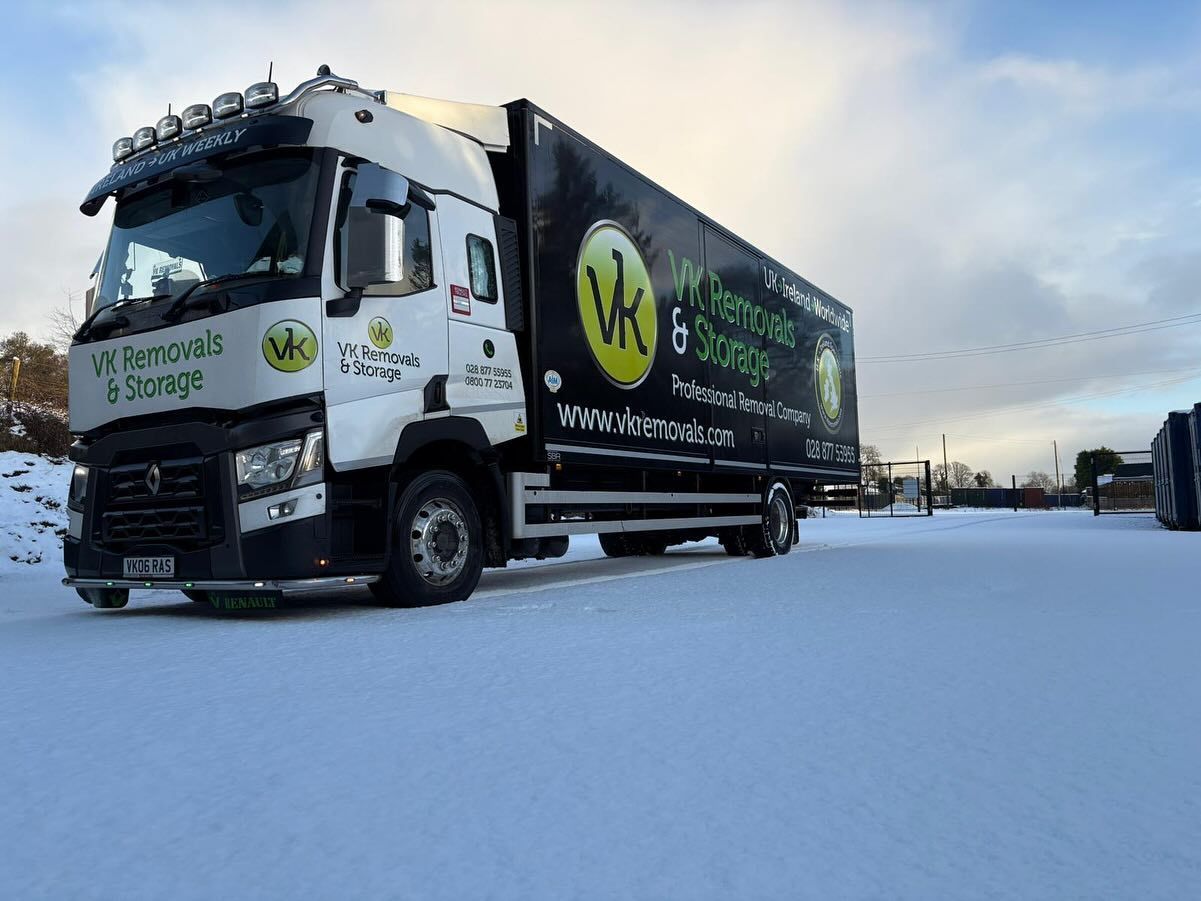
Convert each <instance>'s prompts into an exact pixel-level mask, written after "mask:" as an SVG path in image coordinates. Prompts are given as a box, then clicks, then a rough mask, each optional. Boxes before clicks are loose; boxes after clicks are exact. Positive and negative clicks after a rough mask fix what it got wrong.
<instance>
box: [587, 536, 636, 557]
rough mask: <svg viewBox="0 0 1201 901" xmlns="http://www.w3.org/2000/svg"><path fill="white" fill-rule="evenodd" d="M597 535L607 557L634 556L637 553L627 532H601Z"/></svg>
mask: <svg viewBox="0 0 1201 901" xmlns="http://www.w3.org/2000/svg"><path fill="white" fill-rule="evenodd" d="M597 537H598V538H599V539H600V546H601V550H602V551H604V552H605V556H606V557H633V556H634V555H635V554H636V553H637V551H636V550H635V549H634V546H633V543H632V542H631V541H630V536H629V535H627V534H626V533H625V532H601V533H600V535H598V536H597Z"/></svg>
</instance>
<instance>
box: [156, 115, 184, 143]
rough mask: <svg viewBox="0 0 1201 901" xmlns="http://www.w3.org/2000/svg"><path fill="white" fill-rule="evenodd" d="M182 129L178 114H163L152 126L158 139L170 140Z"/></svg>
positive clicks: (181, 121)
mask: <svg viewBox="0 0 1201 901" xmlns="http://www.w3.org/2000/svg"><path fill="white" fill-rule="evenodd" d="M181 131H183V120H182V119H180V118H179V116H163V118H161V119H159V120H158V124H157V125H155V126H154V134H155V137H157V138H158V139H159V140H160V141H170V140H171V139H172V138H175V137H178V136H179V133H180V132H181Z"/></svg>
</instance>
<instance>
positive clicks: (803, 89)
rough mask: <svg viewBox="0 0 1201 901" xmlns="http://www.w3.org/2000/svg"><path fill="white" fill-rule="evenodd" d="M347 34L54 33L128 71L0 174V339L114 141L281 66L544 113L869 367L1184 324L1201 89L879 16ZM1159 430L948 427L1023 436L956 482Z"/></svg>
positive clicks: (1164, 343) (989, 363) (94, 81)
mask: <svg viewBox="0 0 1201 901" xmlns="http://www.w3.org/2000/svg"><path fill="white" fill-rule="evenodd" d="M355 9H356V13H355V18H356V21H358V22H370V23H371V27H370V28H358V27H356V28H347V27H345V16H344V11H343V10H342V9H340V8H338V7H336V6H331V5H330V4H328V3H301V4H291V5H286V6H285V5H280V4H276V5H267V4H263V5H253V6H247V5H245V4H233V3H218V4H212V3H210V4H204V3H200V4H193V5H190V6H189V7H188V9H187V12H186V16H185V13H184V12H183V11H182V10H180V8H179V7H177V6H176V5H174V4H159V5H151V6H139V7H138V9H137V14H136V15H134V14H131V13H130V11H129V10H128V9H126V8H124V7H120V8H119V7H115V6H99V7H96V6H87V7H82V6H81V7H73V8H69V9H68V10H67V11H66V12H60V13H58V16H59V18H58V19H57V20H56V21H57V23H58V27H63V28H74V29H90V30H91V31H92V32H93V33H94V39H95V40H96V41H100V42H104V43H109V44H112V46H120V47H121V53H120V55H119V57H118V56H117V55H113V56H111V57H110V58H109V61H108V62H103V63H100V64H98V65H96V66H94V67H92V68H89V69H79V70H76V71H73V72H72V73H71V75H70V79H69V81H68V82H67V83H66V85H65V87H66V88H67V89H69V92H70V95H71V96H72V97H75V98H78V99H77V105H78V111H77V115H78V121H79V133H78V136H77V137H74V138H72V139H71V140H70V141H69V142H66V143H67V146H65V147H63V148H61V150H60V151H56V153H55V158H54V161H53V163H52V164H51V163H40V162H36V161H35V162H33V163H30V161H29V156H30V155H29V154H28V153H27V152H25V151H24V150H15V149H13V144H14V143H18V144H24V145H25V146H36V145H37V144H38V142H39V141H41V143H43V144H44V143H45V141H44V133H45V131H46V130H47V129H49V128H50V127H51V126H52V123H51V122H50V117H49V116H48V117H47V121H45V122H40V123H36V124H33V125H30V127H28V128H26V129H24V130H23V131H21V132H20V133H19V136H18V140H17V141H16V142H14V141H10V142H9V146H8V149H5V150H3V151H0V153H2V154H3V156H0V159H2V160H3V162H5V163H7V164H8V165H7V166H6V167H5V168H6V170H7V171H9V172H13V171H18V170H20V171H23V172H24V173H25V176H24V178H23V179H22V182H23V185H22V187H21V188H20V190H18V191H16V192H15V193H14V194H12V195H11V196H6V198H5V199H4V200H3V201H0V207H2V208H3V212H4V216H5V221H6V223H7V225H6V227H5V229H4V234H3V235H2V237H3V238H4V242H3V246H2V248H0V266H3V267H4V269H5V271H6V272H9V273H12V276H11V281H10V285H11V287H12V289H13V290H14V292H15V295H14V296H17V297H19V298H21V301H20V303H19V304H16V305H10V307H9V308H8V309H7V310H4V311H3V312H0V327H13V326H15V325H23V326H25V327H28V328H33V329H34V330H35V331H36V330H37V328H36V325H37V323H38V321H40V320H39V317H40V316H43V315H44V313H43V311H44V310H45V309H47V308H49V307H51V306H53V305H54V304H56V303H57V301H58V297H59V296H60V294H59V287H60V285H61V284H66V285H69V286H82V285H83V284H85V283H86V273H87V271H88V270H89V269H90V267H91V264H92V262H93V261H94V258H95V255H96V253H97V251H98V249H99V244H100V241H101V240H102V237H101V231H102V229H101V227H100V225H99V224H98V223H96V222H94V221H92V220H83V218H82V217H81V216H80V215H79V214H78V213H77V212H75V205H76V204H77V203H78V201H79V198H80V197H81V196H82V194H83V192H84V191H85V190H86V188H87V187H88V186H89V185H90V184H91V183H92V182H93V181H94V180H95V179H96V178H97V177H98V176H99V174H101V173H102V172H103V171H104V170H105V169H107V165H108V163H107V160H108V157H107V153H108V148H109V145H110V144H111V141H112V139H114V138H116V137H118V136H119V135H121V134H128V133H129V132H130V131H131V130H132V129H133V128H134V127H136V126H137V125H140V124H146V123H150V122H153V121H154V120H155V119H157V118H158V116H160V115H162V114H163V113H164V112H165V109H166V104H167V102H168V101H170V102H172V103H173V104H174V105H175V107H176V108H181V107H182V106H185V105H187V104H189V103H193V102H197V101H203V100H208V99H211V98H212V97H213V96H215V95H216V94H218V93H220V92H221V91H224V90H230V89H237V88H241V87H244V86H245V85H246V84H249V83H250V82H252V81H256V80H258V79H260V78H262V77H263V75H264V74H265V70H266V64H267V61H268V60H274V63H275V72H276V76H277V79H278V80H280V81H281V83H282V84H283V87H284V89H285V90H286V89H287V87H288V85H290V84H292V83H295V82H297V81H300V80H301V79H303V78H307V77H309V76H310V75H311V74H312V72H313V71H314V70H315V68H316V65H317V64H318V63H322V62H326V63H329V64H330V65H331V66H332V67H333V69H334V71H336V72H339V73H340V74H344V75H348V76H350V77H354V78H356V79H358V80H359V81H360V82H361V83H362V84H364V85H367V86H370V87H386V88H390V89H395V90H402V91H407V92H411V93H417V94H427V95H431V96H443V97H452V98H456V99H463V100H473V101H477V102H485V103H499V102H504V101H507V100H510V99H513V98H515V97H521V96H528V97H530V99H532V100H534V101H535V102H536V103H538V104H539V105H541V106H544V107H545V108H547V109H548V110H550V111H551V112H552V113H554V114H555V115H558V116H560V117H562V118H563V119H564V120H565V121H567V122H568V123H570V124H571V125H572V126H574V127H576V128H578V129H579V130H580V131H582V132H583V133H584V134H586V135H588V136H589V137H591V138H592V139H594V140H596V141H597V142H598V143H600V144H602V145H603V146H605V147H606V148H607V149H609V150H610V151H612V152H613V153H615V154H616V155H618V156H619V157H621V158H623V159H625V160H626V161H627V162H629V163H630V164H631V165H633V166H635V167H636V168H637V169H639V170H641V171H643V172H645V173H646V174H648V175H649V176H650V177H652V178H653V179H655V180H657V181H659V182H660V183H662V184H663V185H664V186H665V187H667V188H669V189H670V190H672V191H673V192H675V193H677V194H679V195H680V196H682V197H684V198H685V199H687V200H689V201H690V202H692V203H693V204H694V205H696V206H697V207H699V208H700V209H703V210H705V211H706V212H707V213H709V214H711V215H712V216H713V217H714V218H716V219H717V220H718V221H719V222H721V223H722V224H723V225H726V226H727V227H729V228H731V229H733V230H734V231H735V232H737V233H739V234H740V235H742V236H743V237H744V238H746V239H747V240H749V241H751V242H752V243H755V244H757V245H759V246H760V247H762V248H763V249H764V250H765V251H766V252H768V253H770V254H772V255H773V256H776V257H778V258H779V259H781V260H782V261H784V262H786V263H788V264H789V265H791V266H792V267H793V268H794V269H796V270H797V271H799V272H800V273H802V274H803V275H805V276H806V277H808V278H810V279H812V280H813V281H815V282H816V283H817V284H819V285H821V286H822V287H824V288H826V289H827V290H829V291H831V293H833V294H835V295H836V296H838V297H840V298H842V299H843V300H845V301H846V302H847V303H849V304H850V305H851V306H852V307H854V308H855V311H856V321H857V323H858V327H859V331H858V335H857V343H858V351H859V353H860V355H861V356H865V357H866V356H877V355H882V354H885V353H904V352H914V351H920V350H938V349H944V348H956V347H969V346H976V345H981V344H995V343H1001V342H1005V341H1020V340H1026V339H1031V338H1038V337H1045V336H1047V335H1054V334H1071V333H1075V332H1080V331H1088V330H1091V329H1097V328H1104V327H1106V326H1112V325H1122V324H1126V323H1130V322H1138V321H1144V320H1150V319H1155V318H1160V317H1161V315H1170V313H1162V311H1163V310H1169V311H1177V310H1181V311H1187V310H1188V309H1190V307H1189V304H1190V302H1193V301H1191V294H1189V292H1190V290H1191V288H1190V285H1189V281H1190V276H1189V275H1188V273H1191V272H1192V271H1193V269H1191V268H1188V267H1187V266H1185V265H1184V264H1183V263H1181V262H1179V261H1180V260H1181V259H1184V258H1186V257H1187V256H1188V254H1189V253H1190V252H1192V253H1194V254H1195V253H1196V252H1197V247H1196V244H1195V242H1194V241H1192V239H1189V240H1185V241H1183V242H1182V240H1181V238H1180V236H1181V235H1192V234H1196V233H1197V224H1198V222H1197V219H1198V217H1199V216H1201V209H1199V208H1198V207H1197V206H1196V198H1197V196H1198V189H1197V182H1196V180H1195V178H1192V177H1191V176H1190V174H1189V173H1188V172H1187V171H1184V170H1183V168H1182V167H1180V166H1179V165H1175V164H1173V153H1174V152H1176V151H1177V150H1178V146H1177V145H1178V143H1179V141H1178V140H1177V139H1178V136H1179V133H1180V130H1181V129H1189V128H1192V129H1195V127H1196V124H1197V123H1196V117H1197V108H1198V104H1197V103H1196V102H1195V95H1194V93H1193V91H1192V87H1191V85H1192V84H1194V83H1196V80H1195V79H1194V78H1193V77H1192V72H1191V70H1190V68H1189V64H1187V63H1180V64H1175V63H1173V61H1171V60H1166V59H1161V60H1158V61H1157V62H1156V63H1155V65H1154V66H1146V67H1139V66H1134V65H1122V66H1115V67H1109V68H1107V67H1105V66H1100V65H1096V64H1090V65H1085V64H1083V63H1081V62H1078V61H1075V60H1072V59H1062V58H1054V59H1041V58H1036V57H1033V56H1029V55H1021V54H1016V53H1006V54H1003V55H1000V56H998V57H995V58H983V59H982V58H973V57H971V56H969V55H967V53H966V52H965V51H964V50H963V49H962V47H961V41H960V35H959V33H958V31H957V30H956V29H957V25H956V22H955V20H954V18H953V17H948V16H943V15H940V14H939V12H938V10H937V9H935V8H924V7H906V8H905V9H899V8H895V7H893V6H892V5H889V4H873V3H869V4H856V5H854V6H853V7H852V6H849V5H844V4H838V3H834V2H803V3H770V2H758V3H749V4H716V3H705V2H687V3H685V2H679V3H674V2H673V3H651V2H641V3H629V2H611V3H606V4H604V5H585V4H577V3H549V2H546V3H544V2H534V0H527V2H517V3H509V4H504V5H501V4H476V3H461V2H442V3H420V4H418V3H384V2H365V3H360V4H359V5H358V6H356V8H355ZM185 18H186V25H185ZM243 19H246V21H247V22H248V25H247V27H246V28H238V27H233V28H232V29H231V30H230V31H229V32H228V34H227V35H225V36H224V37H223V39H222V40H221V41H218V42H206V43H205V46H204V48H203V51H202V52H196V53H191V52H182V51H181V49H180V40H182V36H183V35H185V34H186V33H188V32H190V31H192V30H195V29H196V28H197V27H199V28H200V29H201V30H204V29H210V28H212V27H213V25H214V24H215V23H216V22H218V21H221V22H233V23H236V22H239V21H242V20H243ZM273 23H274V24H273ZM176 35H179V36H181V37H179V38H176ZM1135 121H1137V122H1138V124H1139V126H1140V127H1139V128H1132V127H1130V126H1131V123H1132V122H1135ZM25 142H29V143H27V144H26V143H25ZM1190 179H1191V180H1190ZM1182 272H1183V273H1185V274H1184V275H1181V274H1179V273H1182ZM1193 303H1194V306H1193V307H1192V309H1197V308H1198V307H1197V306H1196V305H1195V302H1193ZM1199 333H1201V328H1198V329H1193V330H1191V331H1190V330H1189V329H1186V328H1182V329H1178V330H1175V331H1166V332H1159V333H1152V334H1149V335H1145V336H1138V337H1135V338H1125V339H1115V340H1114V341H1112V342H1095V343H1093V344H1082V345H1072V346H1068V347H1064V348H1061V349H1057V350H1055V351H1039V352H1028V353H1022V354H1007V355H998V356H995V357H977V358H972V359H969V360H962V361H955V362H954V363H945V364H943V363H940V364H910V365H893V366H883V365H868V364H864V365H863V366H861V367H860V370H859V387H860V391H861V392H862V393H864V394H873V393H874V394H879V393H885V392H886V391H887V392H898V391H905V390H919V389H926V388H930V387H941V386H947V385H977V384H994V383H1001V382H1013V381H1036V380H1044V379H1046V380H1049V379H1053V378H1057V377H1065V376H1077V375H1083V374H1089V373H1094V374H1098V375H1108V374H1113V373H1121V372H1135V371H1142V370H1147V369H1156V368H1168V367H1169V366H1171V365H1173V364H1175V363H1179V365H1181V366H1185V365H1188V364H1189V361H1191V360H1196V359H1197V353H1196V351H1197V348H1198V343H1197V339H1198V334H1199ZM1161 378H1162V377H1161ZM1143 381H1144V382H1145V381H1147V379H1144V380H1143ZM1135 384H1139V380H1138V379H1127V380H1125V381H1123V380H1120V379H1119V380H1114V379H1100V378H1098V379H1097V380H1096V381H1095V382H1093V383H1091V384H1090V383H1089V382H1080V383H1075V382H1065V383H1062V384H1059V385H1048V386H1046V388H1045V390H1044V389H1043V388H1042V387H1040V388H1035V389H1032V388H1030V387H1015V388H1013V389H1007V390H1006V389H990V390H988V391H981V392H961V393H960V392H955V393H947V394H945V395H914V396H911V397H907V398H892V399H891V400H889V401H888V402H887V403H883V402H873V401H865V402H864V404H863V407H862V409H861V420H862V427H863V433H864V438H865V440H867V441H871V440H873V438H874V439H875V440H876V443H879V444H881V445H883V446H884V448H885V451H886V453H889V452H891V451H890V449H895V450H897V451H900V450H901V449H904V448H906V447H912V445H913V443H914V441H915V440H916V441H918V442H919V443H920V444H922V445H929V446H931V447H933V443H934V441H935V440H936V439H937V437H938V435H939V434H941V432H942V431H943V430H944V429H943V427H940V426H938V425H935V426H933V427H931V426H929V425H923V426H919V427H914V428H912V429H909V430H905V429H895V428H892V426H894V425H896V424H898V423H904V422H916V421H925V420H930V419H937V418H939V417H942V418H944V419H945V420H946V421H947V423H948V424H947V425H946V426H945V428H946V429H950V428H951V424H952V423H955V422H957V419H956V417H958V416H963V415H968V414H973V413H979V412H980V411H981V409H982V408H984V409H992V408H994V407H999V406H1002V405H1003V404H1005V403H1021V402H1023V401H1024V402H1026V403H1029V402H1030V401H1031V400H1032V399H1034V400H1039V401H1042V400H1046V401H1048V402H1050V401H1053V400H1054V399H1055V398H1056V397H1057V396H1059V397H1073V396H1078V395H1080V394H1084V393H1087V392H1088V391H1089V390H1090V388H1091V389H1092V390H1093V392H1094V393H1097V392H1099V391H1102V390H1104V389H1107V388H1115V387H1123V386H1130V385H1135ZM1161 394H1162V393H1161ZM1167 397H1168V395H1166V394H1162V399H1163V401H1166V399H1167ZM1142 403H1143V404H1144V406H1143V407H1142V412H1141V413H1138V414H1128V415H1123V416H1119V417H1113V418H1111V417H1108V416H1107V415H1106V414H1105V413H1104V412H1103V408H1095V407H1093V408H1090V407H1083V406H1079V405H1073V406H1065V407H1062V408H1048V409H1047V410H1045V411H1042V410H1026V411H1024V412H1020V413H1017V414H1006V413H998V414H997V415H995V416H991V417H990V418H988V419H985V420H983V421H979V420H977V421H975V424H974V425H972V426H971V428H970V429H969V427H968V425H967V423H961V424H959V425H958V426H957V427H958V428H959V429H960V430H961V431H964V432H965V433H967V434H983V435H988V434H993V435H997V436H1004V437H1006V438H1007V439H1016V440H1007V441H1006V442H1000V441H996V442H993V443H992V444H991V445H989V444H987V443H981V444H980V446H979V447H978V448H976V449H975V451H974V453H976V454H978V456H977V457H976V458H975V459H974V460H969V461H968V462H972V463H973V464H974V465H976V466H978V467H982V468H984V467H987V468H990V469H992V470H993V471H994V473H996V472H1000V471H1006V470H1010V469H1012V470H1013V471H1025V470H1026V469H1029V468H1030V466H1029V465H1026V462H1024V461H1026V460H1027V459H1035V457H1034V455H1032V454H1031V452H1030V450H1029V447H1030V445H1027V444H1025V443H1023V442H1028V441H1039V442H1042V441H1043V440H1044V439H1046V443H1048V444H1049V441H1050V439H1051V438H1053V437H1059V438H1061V439H1062V440H1061V447H1063V448H1064V452H1065V453H1067V450H1068V449H1069V448H1074V447H1075V446H1076V445H1081V446H1082V445H1084V444H1090V443H1100V442H1102V441H1105V442H1106V443H1109V444H1111V445H1112V444H1113V443H1115V442H1116V441H1117V438H1114V437H1112V436H1113V435H1114V434H1115V433H1116V432H1121V431H1122V430H1125V431H1124V432H1122V435H1121V436H1122V437H1123V438H1128V439H1129V440H1130V441H1136V443H1138V444H1146V443H1147V442H1148V441H1149V439H1150V435H1151V433H1152V431H1153V424H1154V423H1155V422H1157V421H1158V419H1160V418H1162V410H1163V409H1165V408H1163V406H1162V402H1161V396H1160V395H1157V394H1156V393H1154V391H1153V392H1152V393H1150V394H1149V395H1148V396H1147V397H1145V398H1143V400H1142ZM1140 435H1141V436H1142V437H1141V438H1140V437H1139V436H1140ZM1040 453H1041V451H1040ZM1038 459H1039V461H1040V462H1039V468H1047V467H1046V463H1045V461H1042V460H1041V457H1039V458H1038Z"/></svg>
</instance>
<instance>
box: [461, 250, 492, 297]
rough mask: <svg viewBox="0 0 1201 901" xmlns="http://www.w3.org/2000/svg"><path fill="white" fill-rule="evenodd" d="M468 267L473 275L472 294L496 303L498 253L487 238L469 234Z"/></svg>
mask: <svg viewBox="0 0 1201 901" xmlns="http://www.w3.org/2000/svg"><path fill="white" fill-rule="evenodd" d="M467 269H468V273H469V274H470V276H471V294H472V296H473V297H475V299H476V300H483V301H486V302H487V303H496V298H497V293H496V255H495V254H494V253H493V252H492V242H491V241H489V240H488V239H487V238H481V237H480V236H479V235H468V236H467Z"/></svg>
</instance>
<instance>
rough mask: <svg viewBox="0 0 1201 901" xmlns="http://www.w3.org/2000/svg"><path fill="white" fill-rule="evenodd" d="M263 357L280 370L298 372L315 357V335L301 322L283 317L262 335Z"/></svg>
mask: <svg viewBox="0 0 1201 901" xmlns="http://www.w3.org/2000/svg"><path fill="white" fill-rule="evenodd" d="M263 357H264V359H266V361H267V362H268V363H269V364H271V366H272V368H274V369H278V370H279V371H280V372H300V370H302V369H305V368H307V367H308V366H310V365H311V364H312V362H313V361H314V360H315V359H317V336H316V335H315V334H314V333H313V330H312V329H311V328H309V327H308V326H307V325H305V324H304V323H303V322H298V321H297V320H295V319H284V320H282V321H281V322H277V323H275V325H273V326H271V328H269V329H267V334H265V335H263Z"/></svg>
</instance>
